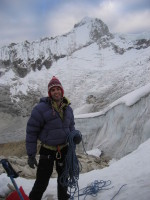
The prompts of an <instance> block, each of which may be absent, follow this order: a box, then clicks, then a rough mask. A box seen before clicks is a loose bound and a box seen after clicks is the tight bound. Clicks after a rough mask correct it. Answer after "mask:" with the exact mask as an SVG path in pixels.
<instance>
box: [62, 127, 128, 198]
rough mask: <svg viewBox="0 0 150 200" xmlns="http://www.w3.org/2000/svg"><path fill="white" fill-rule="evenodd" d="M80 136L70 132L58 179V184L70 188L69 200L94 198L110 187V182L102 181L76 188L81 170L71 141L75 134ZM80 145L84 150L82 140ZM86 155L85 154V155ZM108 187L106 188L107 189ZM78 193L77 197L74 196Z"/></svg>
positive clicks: (75, 132)
mask: <svg viewBox="0 0 150 200" xmlns="http://www.w3.org/2000/svg"><path fill="white" fill-rule="evenodd" d="M77 132H78V133H79V134H81V133H80V132H79V131H77V130H74V131H72V132H71V134H69V135H68V138H67V142H68V144H69V146H68V152H67V155H66V158H65V168H64V171H63V173H62V175H61V177H60V180H59V181H60V184H61V185H62V186H64V187H67V188H70V191H69V192H70V199H71V200H73V199H74V197H78V200H79V197H80V196H83V195H84V196H85V197H84V199H85V198H86V197H87V196H88V195H91V196H92V197H96V196H97V194H98V192H100V191H101V190H109V189H111V188H113V186H112V187H108V186H109V185H110V184H111V181H110V180H108V181H103V180H100V181H98V180H95V181H94V182H92V183H91V184H90V185H89V186H87V187H85V188H82V189H80V190H79V186H78V180H79V172H80V171H81V169H82V165H81V163H80V162H79V161H78V158H77V156H76V152H75V150H76V145H75V143H74V141H73V138H74V136H75V135H76V134H77ZM82 145H83V148H84V144H83V140H82ZM84 151H85V153H86V150H85V148H84ZM86 154H87V153H86ZM125 185H126V184H124V185H122V186H121V187H120V189H119V190H118V192H117V193H116V194H115V195H114V196H113V198H112V199H111V200H114V198H115V197H116V196H117V195H118V194H119V192H120V191H121V189H122V188H123V187H124V186H125ZM107 187H108V188H107ZM76 193H78V195H77V196H75V194H76Z"/></svg>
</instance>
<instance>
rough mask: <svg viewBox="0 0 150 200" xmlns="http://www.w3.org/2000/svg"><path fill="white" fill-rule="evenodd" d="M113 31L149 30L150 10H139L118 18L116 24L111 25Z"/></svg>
mask: <svg viewBox="0 0 150 200" xmlns="http://www.w3.org/2000/svg"><path fill="white" fill-rule="evenodd" d="M113 29H114V30H115V32H122V33H138V32H144V31H145V32H146V31H148V30H149V31H150V11H149V10H147V11H141V12H134V13H130V14H127V15H126V16H124V18H120V19H119V20H118V23H117V24H116V26H114V27H113Z"/></svg>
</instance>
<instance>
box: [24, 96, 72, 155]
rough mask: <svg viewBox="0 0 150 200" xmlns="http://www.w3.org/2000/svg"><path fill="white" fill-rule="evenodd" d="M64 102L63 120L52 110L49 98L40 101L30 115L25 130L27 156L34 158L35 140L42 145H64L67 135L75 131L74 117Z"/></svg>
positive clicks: (35, 150) (67, 103)
mask: <svg viewBox="0 0 150 200" xmlns="http://www.w3.org/2000/svg"><path fill="white" fill-rule="evenodd" d="M64 100H65V101H66V102H65V103H66V108H65V111H64V117H63V120H62V119H61V118H60V116H59V113H58V112H57V111H54V109H53V108H52V105H51V102H50V99H49V97H44V98H42V99H40V102H39V104H38V105H36V106H35V107H34V108H33V110H32V113H31V116H30V118H29V120H28V122H27V128H26V132H27V134H26V149H27V154H28V156H35V155H36V152H37V140H40V141H41V142H42V143H44V144H48V145H51V146H57V145H60V144H64V143H66V139H67V136H68V134H69V133H70V132H71V131H73V130H75V127H74V125H75V123H74V115H73V111H72V108H71V107H70V106H69V102H68V101H67V99H66V98H65V97H64Z"/></svg>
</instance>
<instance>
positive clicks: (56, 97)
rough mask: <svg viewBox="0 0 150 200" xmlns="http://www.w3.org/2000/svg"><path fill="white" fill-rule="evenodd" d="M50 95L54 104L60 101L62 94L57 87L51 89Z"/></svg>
mask: <svg viewBox="0 0 150 200" xmlns="http://www.w3.org/2000/svg"><path fill="white" fill-rule="evenodd" d="M50 94H51V97H52V99H53V100H54V101H56V102H59V101H61V98H62V92H61V88H60V87H57V86H54V87H52V88H51V90H50Z"/></svg>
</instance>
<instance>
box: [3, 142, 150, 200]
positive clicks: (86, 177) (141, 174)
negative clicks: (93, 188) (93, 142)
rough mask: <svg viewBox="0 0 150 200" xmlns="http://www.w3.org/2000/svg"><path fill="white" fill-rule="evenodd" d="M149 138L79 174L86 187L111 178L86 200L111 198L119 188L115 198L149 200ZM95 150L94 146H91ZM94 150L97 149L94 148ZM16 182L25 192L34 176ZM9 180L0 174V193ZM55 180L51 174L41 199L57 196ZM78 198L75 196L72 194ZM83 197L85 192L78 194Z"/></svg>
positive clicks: (81, 184) (80, 187)
mask: <svg viewBox="0 0 150 200" xmlns="http://www.w3.org/2000/svg"><path fill="white" fill-rule="evenodd" d="M149 152H150V139H149V140H147V141H146V142H144V143H143V144H141V145H140V146H139V147H138V149H137V150H135V151H134V152H132V153H131V154H129V155H127V156H125V157H123V158H122V159H120V160H118V161H116V162H115V163H112V164H111V165H110V166H109V167H106V168H103V169H100V170H93V171H91V172H88V173H85V174H82V172H81V174H80V177H79V181H78V183H79V189H80V190H81V189H82V188H84V187H87V186H88V185H89V184H91V183H93V182H94V181H96V180H97V181H101V180H103V181H108V180H110V181H111V184H110V185H109V186H107V187H106V189H108V188H110V189H109V190H100V191H99V192H98V193H97V196H95V197H92V196H87V197H86V199H87V200H91V199H93V200H94V199H97V200H99V199H101V200H106V199H107V200H110V199H112V198H113V197H114V196H115V195H116V194H117V192H118V191H119V189H120V188H121V187H122V186H123V187H122V188H121V190H120V191H119V193H118V194H117V196H116V197H115V198H114V199H119V200H126V199H128V200H132V199H136V200H141V199H142V200H148V199H150V192H149V186H150V179H149V176H150V167H149V166H150V156H149ZM93 153H94V150H93ZM95 153H96V154H97V151H95ZM15 180H16V183H17V185H18V187H20V186H22V187H23V189H24V191H25V193H26V194H27V195H28V194H29V192H30V191H31V188H32V186H33V183H34V180H29V179H24V178H21V177H18V178H17V179H15ZM8 183H11V181H10V179H9V177H7V175H6V174H5V173H3V174H1V175H0V195H1V196H4V195H5V194H6V193H7V192H8V190H9V189H8V187H7V184H8ZM56 183H57V180H56V178H51V179H50V182H49V185H48V188H47V190H46V191H45V193H44V195H43V198H42V199H43V200H46V199H48V197H49V196H53V198H52V199H55V200H56V199H57V197H56V195H57V190H56V188H57V186H56ZM75 199H77V197H76V198H75ZM79 199H80V200H82V199H84V196H81V197H80V198H79Z"/></svg>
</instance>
